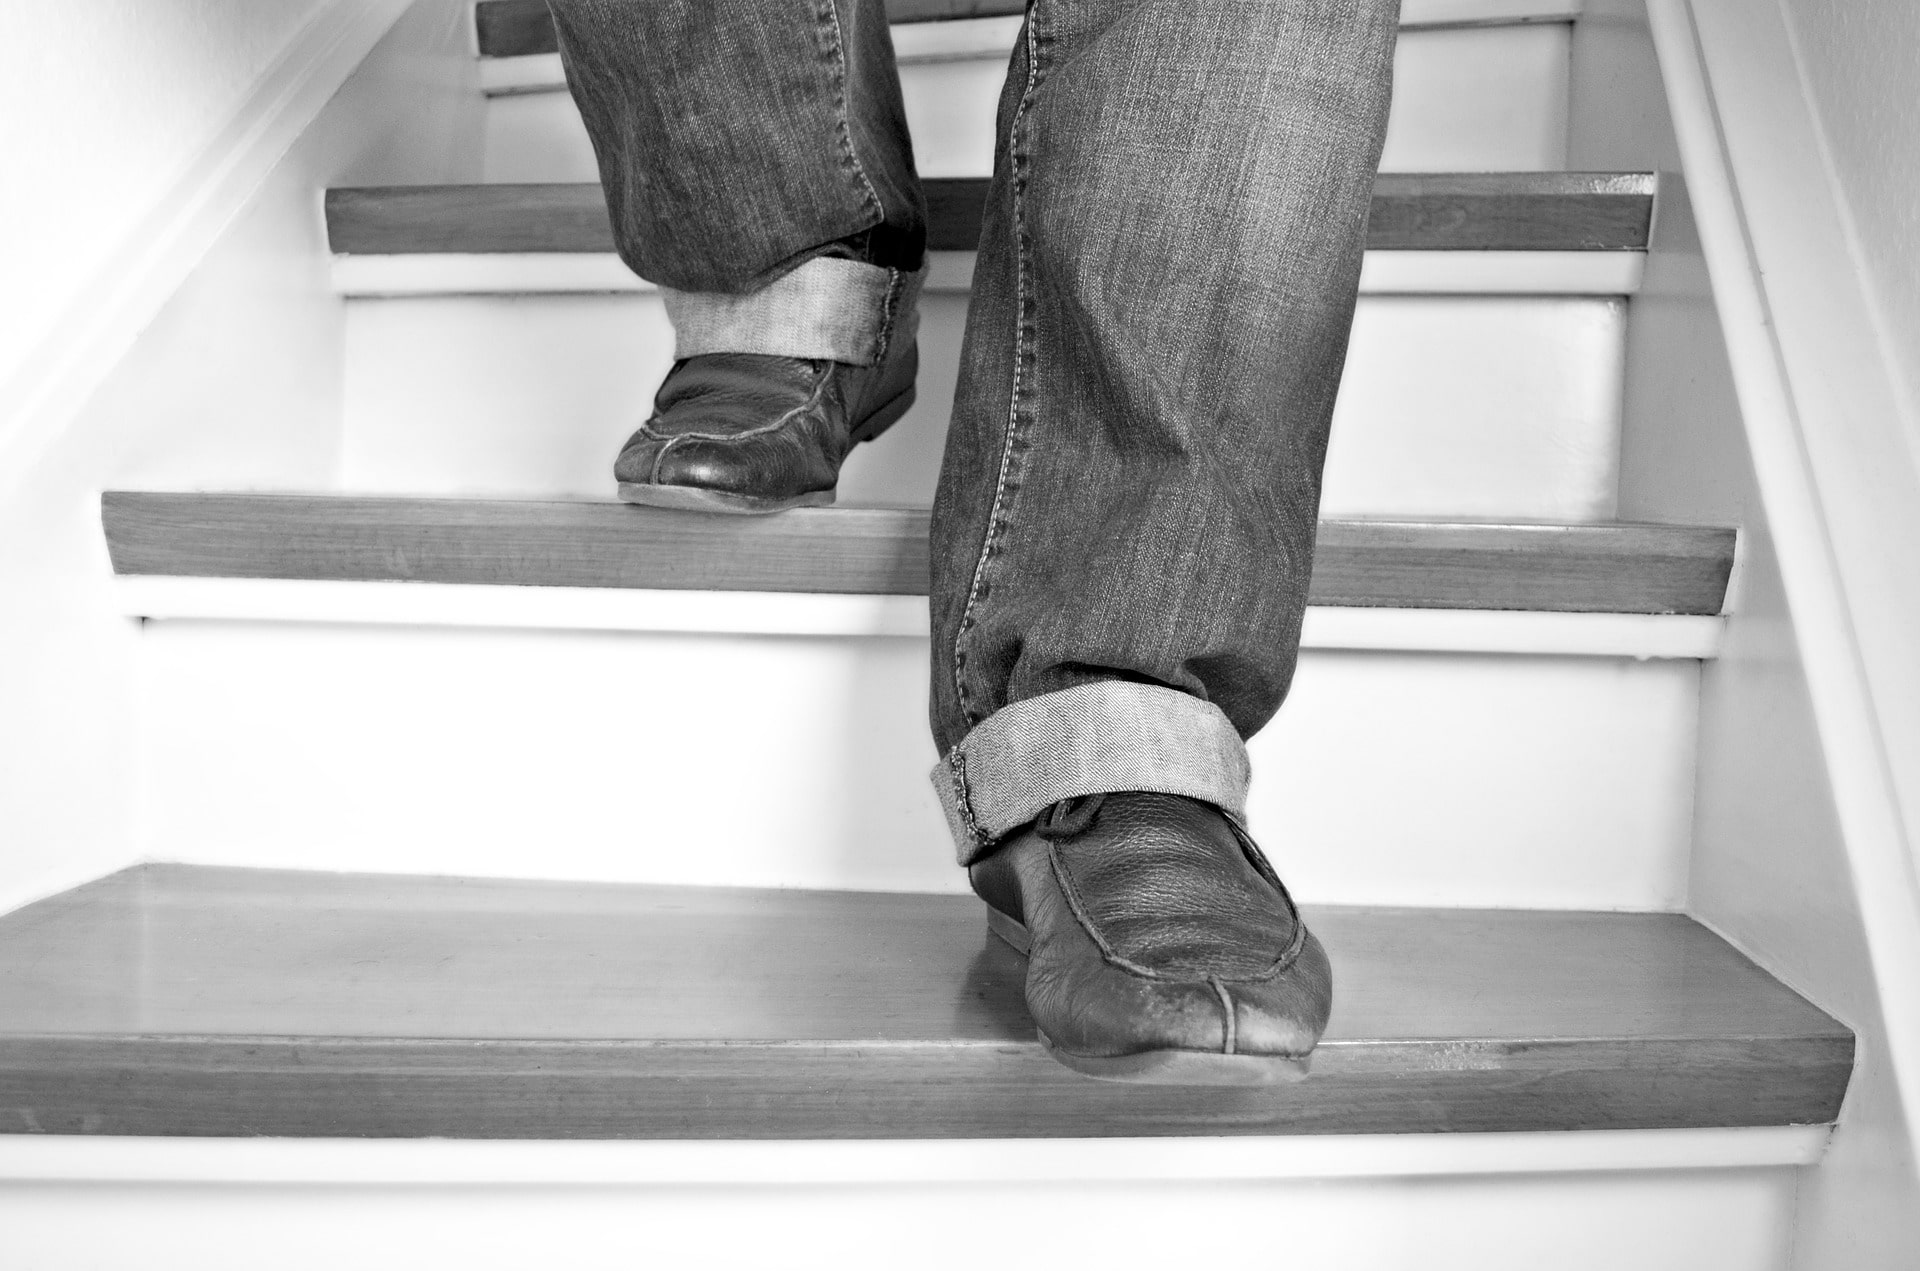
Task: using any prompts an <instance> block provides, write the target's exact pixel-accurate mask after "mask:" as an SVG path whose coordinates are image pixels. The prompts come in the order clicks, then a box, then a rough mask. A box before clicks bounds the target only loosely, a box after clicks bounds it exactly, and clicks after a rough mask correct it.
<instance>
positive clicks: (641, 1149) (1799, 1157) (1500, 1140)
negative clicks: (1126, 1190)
mask: <svg viewBox="0 0 1920 1271" xmlns="http://www.w3.org/2000/svg"><path fill="white" fill-rule="evenodd" d="M1828 1134H1829V1131H1828V1127H1826V1126H1823V1125H1806V1126H1766V1127H1755V1128H1747V1129H1705V1130H1580V1131H1566V1132H1555V1133H1546V1134H1374V1135H1366V1134H1354V1135H1335V1134H1328V1135H1297V1136H1294V1137H1277V1138H1252V1137H1248V1138H1237V1137H1227V1138H1204V1137H1203V1138H1166V1139H1017V1140H1002V1139H942V1140H850V1141H824V1142H814V1141H801V1142H767V1141H751V1140H746V1141H733V1142H728V1141H720V1142H682V1141H640V1142H626V1141H541V1140H521V1141H512V1140H459V1141H448V1140H438V1139H384V1140H367V1139H159V1138H118V1137H111V1136H93V1137H89V1136H78V1135H76V1136H58V1135H44V1136H29V1135H17V1134H9V1135H4V1136H0V1180H4V1181H29V1180H31V1181H61V1182H140V1183H151V1182H169V1183H283V1184H286V1183H295V1184H297V1183H319V1184H329V1183H333V1184H346V1185H357V1186H369V1185H382V1184H401V1185H405V1184H413V1185H433V1184H441V1185H447V1184H487V1183H496V1184H534V1185H541V1184H545V1185H568V1184H572V1185H578V1186H617V1185H629V1186H631V1185H644V1184H657V1185H668V1186H696V1185H702V1184H705V1185H725V1186H741V1187H750V1186H761V1185H766V1184H781V1183H806V1184H858V1183H1027V1182H1033V1183H1049V1182H1073V1183H1087V1182H1143V1181H1151V1182H1159V1181H1185V1180H1196V1181H1197V1180H1206V1181H1220V1180H1234V1179H1252V1180H1259V1179H1294V1178H1395V1177H1419V1176H1436V1175H1474V1174H1519V1173H1568V1172H1576V1171H1577V1172H1589V1171H1616V1170H1677V1169H1729V1168H1751V1167H1756V1166H1776V1167H1778V1166H1796V1165H1812V1164H1816V1163H1818V1161H1819V1160H1820V1157H1821V1155H1822V1154H1823V1153H1824V1152H1825V1150H1826V1145H1827V1138H1828Z"/></svg>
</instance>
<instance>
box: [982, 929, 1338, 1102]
mask: <svg viewBox="0 0 1920 1271" xmlns="http://www.w3.org/2000/svg"><path fill="white" fill-rule="evenodd" d="M987 930H988V931H989V932H991V933H992V934H993V935H994V936H996V937H998V938H999V939H1000V940H1002V941H1003V942H1005V943H1006V944H1007V945H1008V947H1010V948H1011V949H1012V950H1013V951H1014V952H1015V953H1017V954H1019V955H1020V956H1021V957H1023V958H1025V957H1029V956H1031V951H1032V949H1033V937H1032V936H1031V935H1029V934H1028V932H1027V928H1026V926H1025V925H1024V924H1022V923H1020V922H1019V921H1017V920H1016V919H1014V918H1012V917H1010V916H1009V915H1007V914H1004V913H1001V912H1000V911H999V910H998V909H995V908H993V907H992V906H991V905H989V906H988V907H987ZM1034 1035H1035V1036H1036V1037H1038V1038H1039V1039H1040V1045H1041V1046H1042V1047H1043V1048H1044V1049H1045V1050H1046V1052H1047V1054H1049V1055H1050V1056H1052V1057H1053V1058H1054V1060H1056V1061H1057V1062H1059V1063H1061V1064H1064V1065H1065V1066H1066V1067H1068V1068H1071V1069H1073V1070H1074V1071H1075V1072H1078V1073H1083V1074H1085V1075H1086V1076H1089V1077H1098V1078H1100V1079H1101V1080H1103V1081H1131V1082H1134V1083H1135V1084H1137V1085H1153V1086H1278V1085H1290V1084H1292V1083H1293V1082H1296V1081H1300V1080H1302V1079H1303V1078H1305V1077H1306V1075H1307V1073H1308V1072H1309V1071H1310V1070H1311V1068H1312V1066H1313V1056H1311V1055H1305V1056H1301V1057H1299V1058H1292V1057H1290V1056H1286V1055H1224V1054H1220V1053H1218V1052H1215V1051H1204V1050H1143V1051H1141V1052H1140V1053H1138V1054H1134V1055H1080V1054H1075V1053H1074V1052H1073V1051H1071V1050H1066V1049H1064V1048H1062V1047H1060V1046H1056V1045H1055V1044H1054V1042H1053V1039H1052V1038H1050V1037H1048V1036H1047V1035H1046V1033H1044V1032H1042V1031H1041V1030H1039V1029H1035V1030H1034Z"/></svg>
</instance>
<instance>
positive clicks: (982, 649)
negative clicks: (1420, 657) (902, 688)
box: [550, 0, 1399, 862]
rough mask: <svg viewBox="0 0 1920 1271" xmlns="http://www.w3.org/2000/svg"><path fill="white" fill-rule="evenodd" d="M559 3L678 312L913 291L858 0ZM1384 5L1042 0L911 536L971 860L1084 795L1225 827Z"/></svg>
mask: <svg viewBox="0 0 1920 1271" xmlns="http://www.w3.org/2000/svg"><path fill="white" fill-rule="evenodd" d="M550 2H551V6H552V8H553V11H554V15H555V19H556V25H557V27H558V30H559V33H560V46H561V51H562V56H563V58H564V60H565V63H566V66H567V74H568V82H569V84H570V86H571V88H572V91H573V93H574V97H575V100H576V101H577V102H578V104H579V106H580V110H581V113H582V115H583V117H584V119H585V121H586V124H587V129H588V132H589V134H590V135H591V137H592V139H593V143H594V146H595V149H596V153H597V155H598V158H599V163H600V171H601V178H602V183H603V184H604V186H605V187H606V191H607V198H608V206H609V210H610V213H611V216H612V220H613V228H614V235H615V240H616V243H617V245H618V248H619V250H620V253H621V255H622V257H623V259H624V260H625V261H626V262H627V264H628V265H629V266H631V267H632V268H633V269H634V270H635V271H636V272H637V273H639V274H640V275H641V276H642V277H644V278H647V279H650V280H652V281H654V282H657V283H659V284H661V285H662V286H663V287H666V288H670V289H673V291H674V292H676V293H684V295H683V296H682V297H681V298H682V301H683V307H685V305H686V303H688V300H687V298H688V297H691V298H692V303H695V304H697V303H699V302H701V301H702V298H706V299H709V300H712V301H714V302H715V303H721V302H724V303H729V304H733V305H735V306H736V307H737V306H738V305H739V304H741V303H745V304H747V305H748V306H749V307H751V306H752V305H753V303H754V300H753V297H755V296H757V295H760V294H762V293H768V294H771V293H773V292H777V291H779V290H780V289H781V288H782V287H786V288H787V289H788V290H793V289H796V288H797V289H800V290H820V289H825V293H831V292H833V291H834V289H835V288H836V286H838V284H836V283H835V282H834V281H833V279H834V278H835V277H838V276H840V274H844V272H845V270H844V268H843V269H841V270H840V272H839V273H833V272H823V271H816V270H814V269H812V268H811V265H812V263H813V262H816V261H818V260H820V259H822V258H823V257H838V258H846V259H851V260H852V261H855V262H858V263H861V264H865V265H867V266H869V267H871V268H872V269H874V270H876V271H879V270H885V271H888V274H889V276H898V275H900V274H903V273H905V272H907V271H912V270H914V269H917V268H918V267H919V265H920V262H921V256H922V254H923V248H924V244H925V236H926V230H925V225H926V214H925V204H924V200H923V198H922V195H921V192H920V187H919V182H918V178H917V175H916V173H915V169H914V163H913V153H912V148H911V143H910V141H909V138H908V135H907V130H906V119H905V112H904V110H903V108H902V105H901V98H900V88H899V80H898V76H897V72H896V70H895V68H894V64H893V59H892V48H891V43H890V38H889V34H888V29H887V18H886V13H885V9H884V6H883V4H882V3H881V0H550ZM1398 10H1399V0H1029V4H1028V7H1027V12H1026V18H1025V23H1024V27H1023V29H1022V31H1021V34H1020V38H1019V41H1018V44H1017V46H1016V48H1015V50H1014V53H1013V58H1012V64H1011V66H1010V67H1009V70H1008V75H1007V80H1006V87H1005V90H1004V92H1003V94H1002V96H1001V99H1000V103H999V111H998V119H997V136H998V142H997V146H996V153H995V156H994V171H993V180H992V183H991V186H990V190H989V194H988V199H987V206H986V211H985V218H984V223H983V226H982V230H981V237H980V243H979V255H978V258H977V264H976V266H975V269H974V274H973V295H972V302H971V306H970V308H969V311H968V318H967V328H966V337H965V344H964V348H963V352H962V363H961V375H960V381H959V389H958V395H957V398H956V401H955V404H954V411H953V418H952V423H951V427H950V431H949V433H948V438H947V447H946V453H945V458H944V464H943V467H942V471H941V476H940V482H939V489H938V494H937V496H936V499H935V504H934V510H933V528H932V538H931V543H930V552H931V596H930V605H931V617H932V634H933V640H932V665H931V693H930V703H931V720H932V726H933V733H934V738H935V742H936V744H937V747H938V749H939V752H940V754H941V763H940V766H939V767H938V768H937V769H936V771H935V776H934V779H935V784H936V786H937V787H938V788H939V790H940V794H941V798H942V802H943V804H944V806H945V807H946V810H947V813H948V819H949V821H950V823H951V824H952V827H953V830H954V834H955V839H956V844H957V846H958V849H959V855H960V858H961V860H962V861H963V862H965V861H968V860H970V859H972V858H974V857H975V856H977V855H978V854H979V853H981V852H982V851H983V850H985V849H986V848H988V847H990V846H991V845H992V844H993V843H994V842H996V841H997V840H999V839H1000V838H1001V837H1003V836H1004V835H1005V834H1006V833H1007V832H1009V831H1010V830H1012V829H1014V828H1016V827H1017V826H1019V825H1021V824H1023V823H1024V822H1026V821H1028V820H1031V819H1032V818H1033V817H1034V816H1035V815H1037V814H1038V813H1039V812H1040V811H1041V810H1043V809H1044V808H1045V807H1046V806H1048V805H1049V804H1051V803H1053V802H1056V801H1058V800H1059V799H1062V798H1066V797H1069V796H1072V795H1077V794H1087V793H1096V792H1099V791H1102V790H1117V789H1158V790H1165V791H1169V792H1172V793H1182V794H1191V795H1194V796H1195V797H1200V798H1205V799H1207V800H1208V801H1210V802H1213V803H1215V804H1217V805H1218V806H1220V807H1222V808H1223V809H1225V810H1226V811H1228V812H1229V813H1230V814H1232V815H1236V816H1238V815H1241V814H1242V813H1243V810H1244V802H1245V793H1246V781H1247V764H1246V757H1245V750H1244V745H1243V741H1244V739H1245V738H1246V737H1248V736H1251V735H1252V734H1253V733H1254V732H1255V731H1257V730H1258V729H1259V728H1260V727H1261V726H1262V725H1264V724H1265V723H1266V722H1267V721H1268V720H1269V719H1270V718H1271V717H1272V716H1273V714H1274V713H1275V711H1276V710H1278V708H1279V706H1280V704H1281V701H1282V699H1283V698H1284V697H1285V695H1286V692H1287V687H1288V684H1289V682H1290V681H1291V679H1292V676H1293V670H1294V664H1295V661H1296V657H1297V653H1298V647H1299V639H1300V626H1301V620H1302V617H1303V615H1304V611H1305V605H1306V594H1307V583H1308V579H1309V576H1310V574H1311V571H1312V564H1313V547H1314V530H1315V525H1316V521H1317V517H1318V510H1319V501H1320V480H1321V469H1322V466H1323V463H1324V460H1325V456H1326V447H1327V432H1328V423H1329V420H1330V418H1331V416H1332V411H1333V403H1334V396H1335V392H1336V390H1337V388H1338V386H1339V381H1340V374H1341V369H1342V366H1343V363H1344V361H1345V357H1346V346H1347V337H1348V331H1349V328H1350V326H1351V324H1352V318H1353V308H1354V301H1355V295H1356V290H1357V286H1358V280H1359V270H1360V261H1361V254H1362V250H1363V247H1364V243H1365V236H1366V224H1367V214H1368V208H1369V201H1370V195H1371V191H1372V184H1373V178H1374V174H1375V170H1376V168H1377V166H1378V163H1379V157H1380V149H1381V144H1382V140H1383V137H1384V134H1385V130H1386V116H1387V107H1388V101H1389V97H1390V93H1391V77H1392V58H1393V46H1394V40H1395V35H1396V31H1397V25H1398V16H1399V15H1398ZM834 263H835V264H836V265H838V264H840V261H839V260H835V261H834ZM874 276H875V278H878V277H879V276H880V275H879V274H878V273H876V274H875V275H874ZM875 285H876V286H877V285H878V284H875ZM823 294H824V293H823ZM825 298H826V299H831V298H832V296H831V295H825ZM679 320H680V319H679V318H678V316H676V322H678V321H679Z"/></svg>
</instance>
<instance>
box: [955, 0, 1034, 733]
mask: <svg viewBox="0 0 1920 1271" xmlns="http://www.w3.org/2000/svg"><path fill="white" fill-rule="evenodd" d="M1037 8H1038V5H1037V4H1030V5H1029V7H1028V11H1027V27H1026V42H1027V82H1026V86H1025V87H1024V88H1023V89H1022V90H1021V93H1020V105H1019V107H1018V108H1017V109H1016V110H1015V111H1014V113H1013V120H1012V122H1011V123H1010V124H1009V125H1008V133H1009V136H1008V138H1007V165H1008V167H1009V169H1010V174H1009V181H1008V184H1009V186H1010V194H1011V198H1012V201H1013V243H1014V251H1013V255H1014V313H1015V320H1014V334H1013V385H1012V388H1011V389H1010V391H1009V392H1008V394H1007V429H1006V440H1005V441H1004V442H1003V443H1002V445H1001V449H1000V471H999V473H998V474H997V476H996V478H995V481H994V487H993V505H992V507H990V508H989V509H988V510H987V529H986V535H985V537H984V539H983V541H982V542H981V544H980V558H979V559H978V560H977V561H975V562H974V567H973V582H972V585H971V586H970V587H969V588H968V589H967V603H966V605H965V607H964V608H962V609H961V611H960V622H959V624H958V626H957V627H956V629H955V631H954V635H953V687H954V695H955V698H956V699H957V701H958V702H959V705H960V713H961V716H962V717H963V718H965V719H966V721H967V723H968V726H969V727H971V726H973V725H976V724H978V723H979V722H980V720H981V715H980V714H979V712H978V711H976V710H975V709H974V707H973V706H972V704H970V703H969V702H968V700H967V697H968V694H967V674H966V671H967V654H966V638H967V634H968V632H970V631H972V630H973V626H974V610H975V608H976V606H977V605H978V604H979V603H980V601H981V599H982V598H983V597H984V596H985V594H986V581H987V566H988V564H989V563H990V562H991V561H992V559H993V553H994V548H995V547H996V545H997V543H998V540H999V537H1000V530H1001V529H1002V527H1003V526H1004V525H1005V523H1006V517H1005V514H1004V508H1005V502H1006V494H1007V477H1008V474H1009V473H1010V472H1011V470H1012V468H1013V451H1014V445H1015V442H1016V441H1017V440H1018V439H1019V429H1020V389H1021V378H1022V377H1021V369H1022V367H1023V366H1024V365H1025V363H1026V353H1027V327H1028V313H1027V309H1028V306H1029V304H1030V303H1031V297H1030V296H1029V295H1028V287H1027V271H1028V261H1027V235H1026V217H1025V205H1026V199H1025V192H1026V165H1025V163H1024V157H1025V156H1024V147H1023V146H1022V144H1021V143H1022V139H1023V138H1024V136H1025V126H1026V122H1027V111H1028V108H1029V107H1030V106H1032V104H1033V94H1034V89H1035V88H1036V87H1038V85H1039V82H1040V48H1039V38H1038V33H1037V31H1036V27H1037V22H1036V17H1037V13H1036V10H1037Z"/></svg>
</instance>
